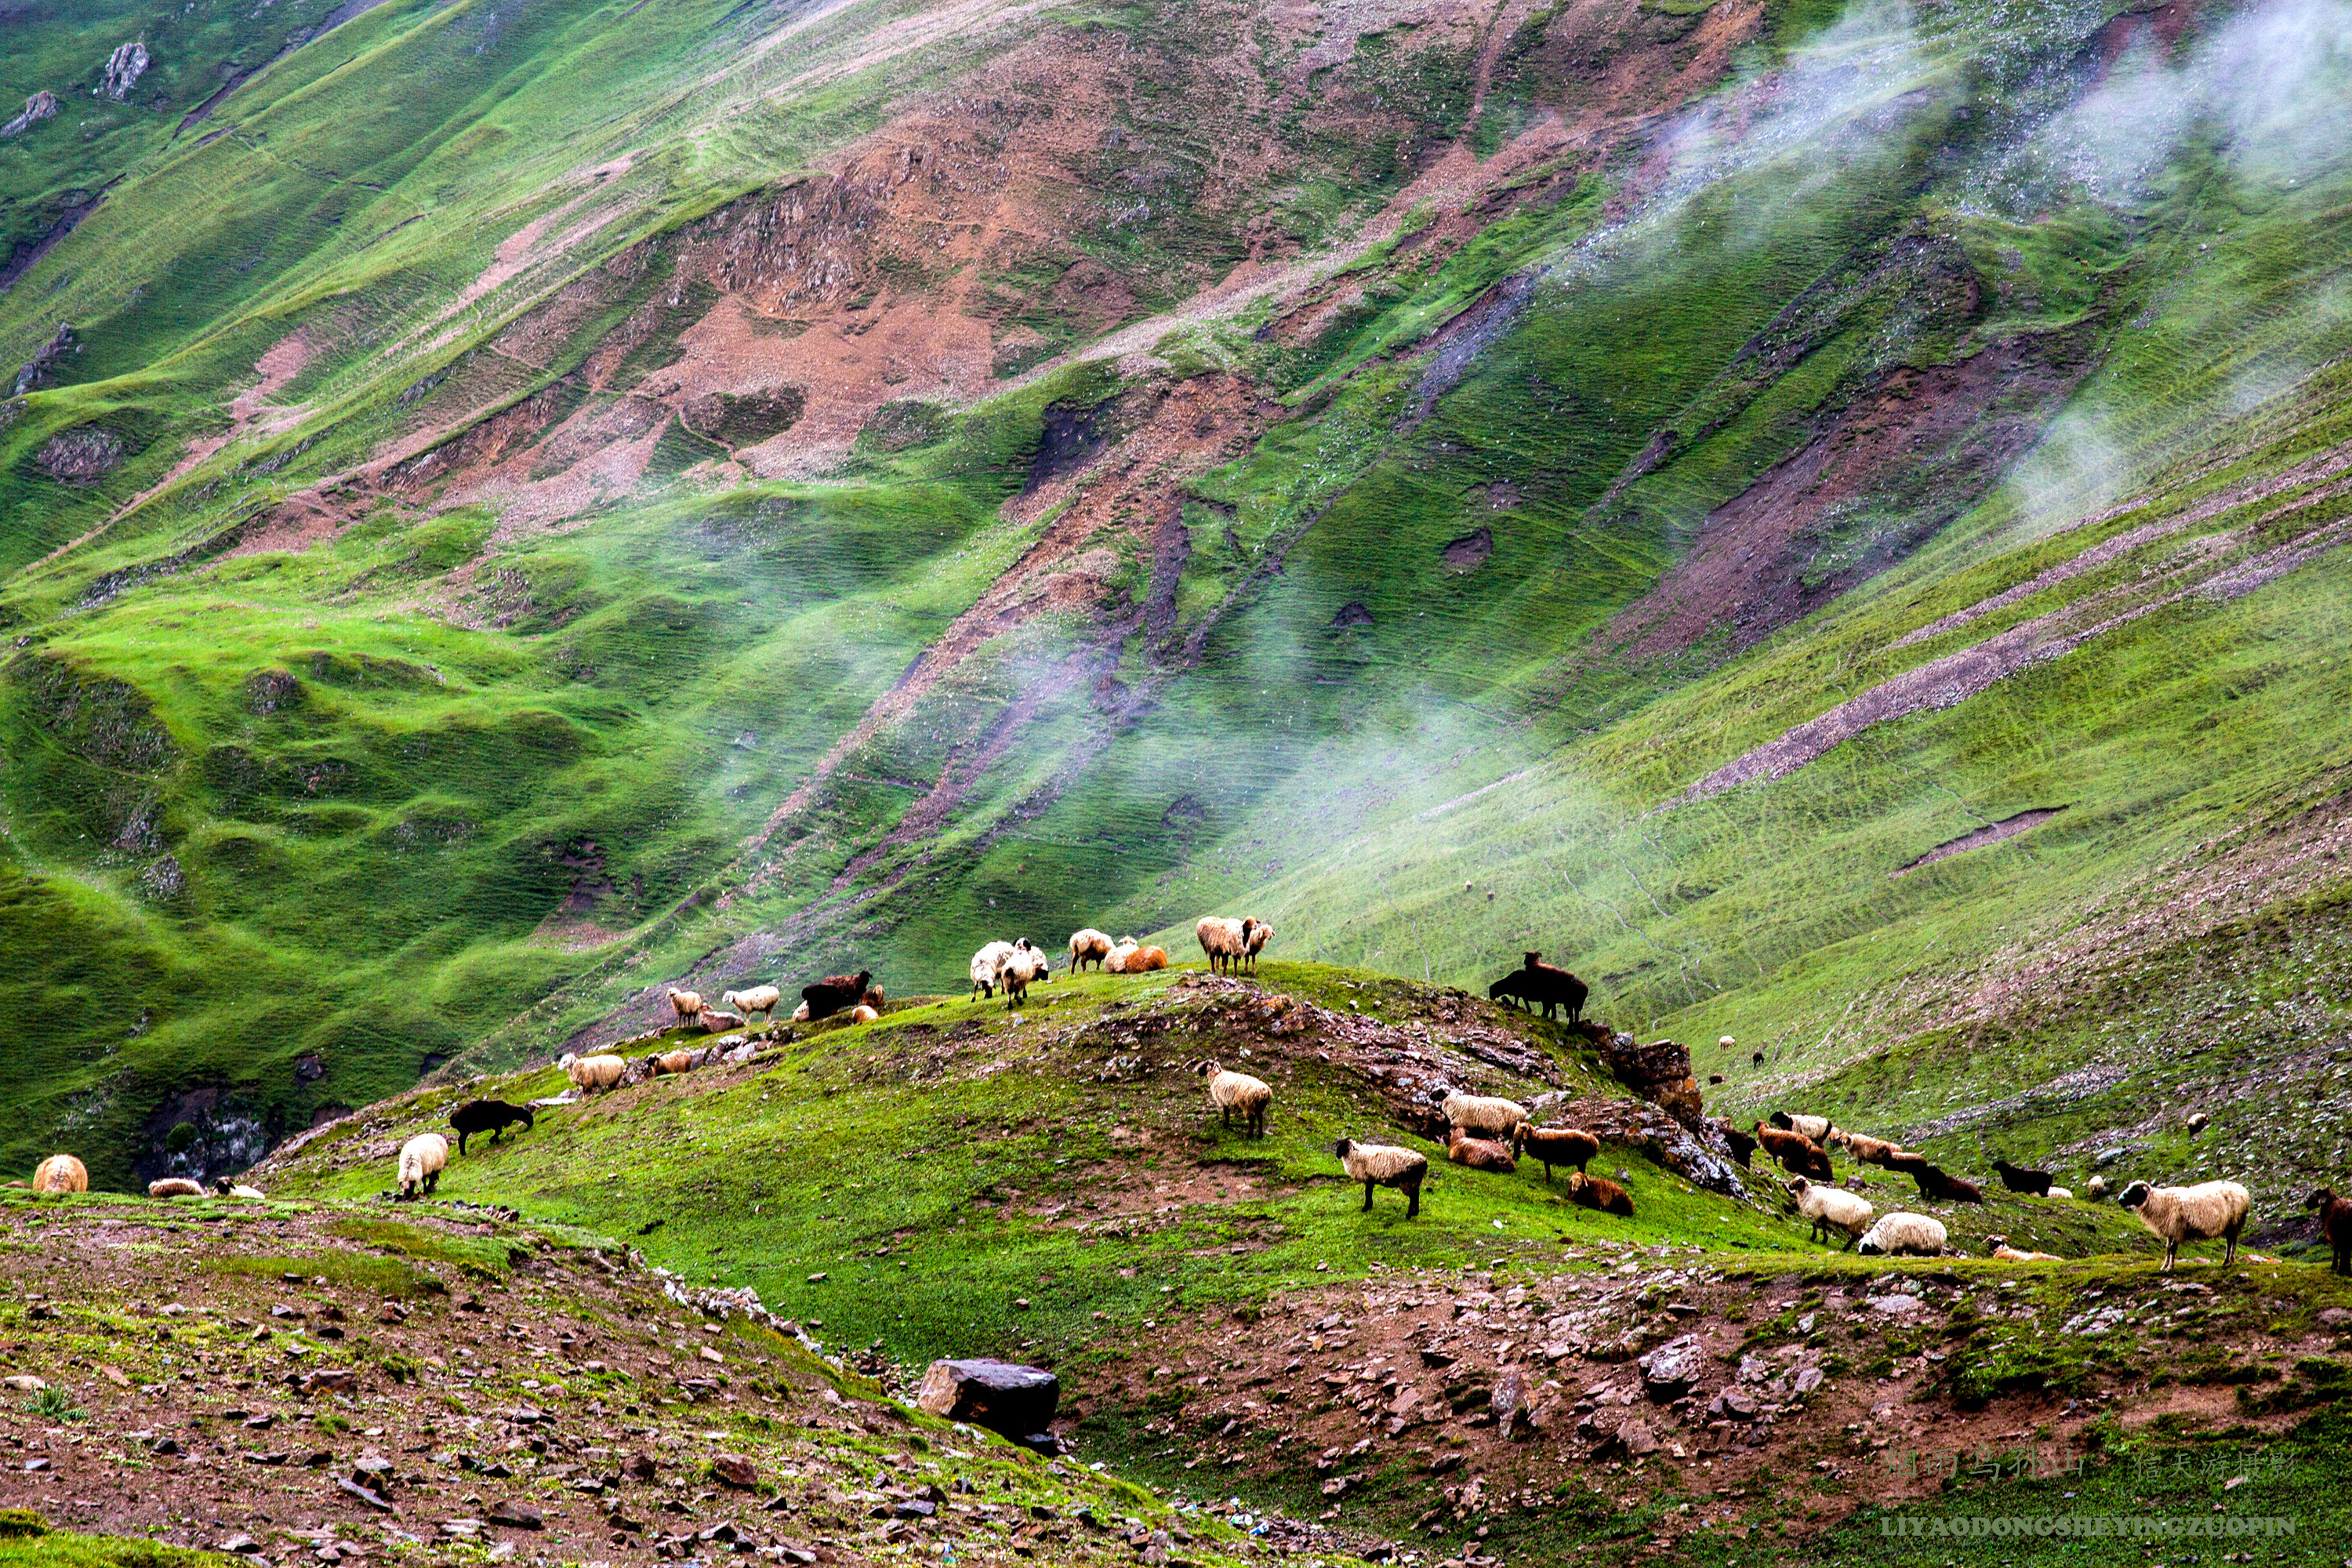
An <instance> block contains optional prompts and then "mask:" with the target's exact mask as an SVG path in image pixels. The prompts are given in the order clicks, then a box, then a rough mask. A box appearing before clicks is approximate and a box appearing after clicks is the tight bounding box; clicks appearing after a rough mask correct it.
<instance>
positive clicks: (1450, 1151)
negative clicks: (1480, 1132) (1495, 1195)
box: [1445, 1127, 1519, 1175]
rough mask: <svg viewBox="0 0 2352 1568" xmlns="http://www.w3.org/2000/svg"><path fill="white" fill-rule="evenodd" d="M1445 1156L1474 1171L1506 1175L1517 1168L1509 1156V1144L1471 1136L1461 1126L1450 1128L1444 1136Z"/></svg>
mask: <svg viewBox="0 0 2352 1568" xmlns="http://www.w3.org/2000/svg"><path fill="white" fill-rule="evenodd" d="M1445 1157H1446V1158H1447V1159H1449V1160H1451V1161H1453V1162H1454V1163H1455V1164H1457V1165H1467V1166H1469V1167H1470V1169H1472V1170H1474V1171H1494V1172H1496V1173H1501V1174H1503V1175H1508V1174H1509V1173H1512V1172H1513V1171H1516V1170H1517V1169H1518V1168H1519V1163H1518V1162H1517V1160H1514V1159H1512V1158H1511V1146H1510V1145H1509V1144H1507V1143H1497V1142H1495V1141H1494V1140H1492V1139H1489V1138H1473V1137H1472V1136H1470V1134H1468V1133H1467V1132H1465V1131H1462V1129H1461V1128H1459V1127H1455V1128H1451V1129H1449V1130H1448V1131H1447V1132H1446V1137H1445Z"/></svg>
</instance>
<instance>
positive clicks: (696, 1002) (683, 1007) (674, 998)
mask: <svg viewBox="0 0 2352 1568" xmlns="http://www.w3.org/2000/svg"><path fill="white" fill-rule="evenodd" d="M669 1010H670V1011H671V1012H673V1013H675V1014H677V1021H678V1022H679V1023H681V1024H691V1023H693V1022H694V1019H695V1016H696V1015H697V1014H698V1013H700V1012H701V1011H702V993H701V992H699V991H680V990H677V989H676V988H675V987H673V988H672V989H671V991H670V994H669Z"/></svg>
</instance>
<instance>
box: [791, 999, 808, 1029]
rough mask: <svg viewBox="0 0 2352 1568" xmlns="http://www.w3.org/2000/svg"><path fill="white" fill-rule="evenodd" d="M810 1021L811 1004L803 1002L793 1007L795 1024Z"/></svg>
mask: <svg viewBox="0 0 2352 1568" xmlns="http://www.w3.org/2000/svg"><path fill="white" fill-rule="evenodd" d="M808 1021H809V1005H808V1004H807V1003H805V1002H803V1003H802V1004H801V1005H799V1006H797V1007H795V1008H793V1023H795V1024H805V1023H807V1022H808Z"/></svg>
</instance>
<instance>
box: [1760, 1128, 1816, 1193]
mask: <svg viewBox="0 0 2352 1568" xmlns="http://www.w3.org/2000/svg"><path fill="white" fill-rule="evenodd" d="M1754 1131H1755V1133H1756V1142H1757V1144H1758V1146H1759V1147H1760V1148H1761V1149H1762V1150H1763V1151H1764V1152H1765V1153H1767V1154H1769V1155H1770V1156H1771V1157H1772V1158H1773V1159H1775V1160H1778V1161H1779V1162H1780V1168H1781V1169H1782V1170H1784V1171H1786V1172H1788V1173H1789V1174H1790V1175H1792V1176H1803V1177H1804V1178H1806V1179H1807V1180H1808V1181H1814V1182H1834V1181H1836V1180H1837V1173H1836V1172H1835V1171H1834V1170H1832V1169H1831V1168H1830V1157H1829V1156H1828V1155H1827V1154H1824V1153H1823V1152H1822V1146H1821V1145H1820V1144H1818V1143H1816V1142H1813V1141H1812V1140H1811V1139H1810V1138H1808V1137H1806V1136H1805V1135H1804V1134H1803V1133H1801V1132H1784V1131H1781V1130H1780V1128H1778V1127H1767V1126H1765V1125H1764V1123H1762V1122H1761V1121H1759V1122H1758V1123H1757V1124H1756V1126H1755V1130H1754Z"/></svg>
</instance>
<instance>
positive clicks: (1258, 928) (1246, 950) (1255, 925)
mask: <svg viewBox="0 0 2352 1568" xmlns="http://www.w3.org/2000/svg"><path fill="white" fill-rule="evenodd" d="M1273 940H1274V928H1273V927H1272V926H1270V925H1268V924H1266V923H1265V921H1242V956H1243V957H1244V958H1246V959H1248V960H1249V969H1250V973H1252V974H1255V973H1257V955H1258V954H1259V953H1261V952H1265V944H1266V943H1267V942H1272V941H1273Z"/></svg>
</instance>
